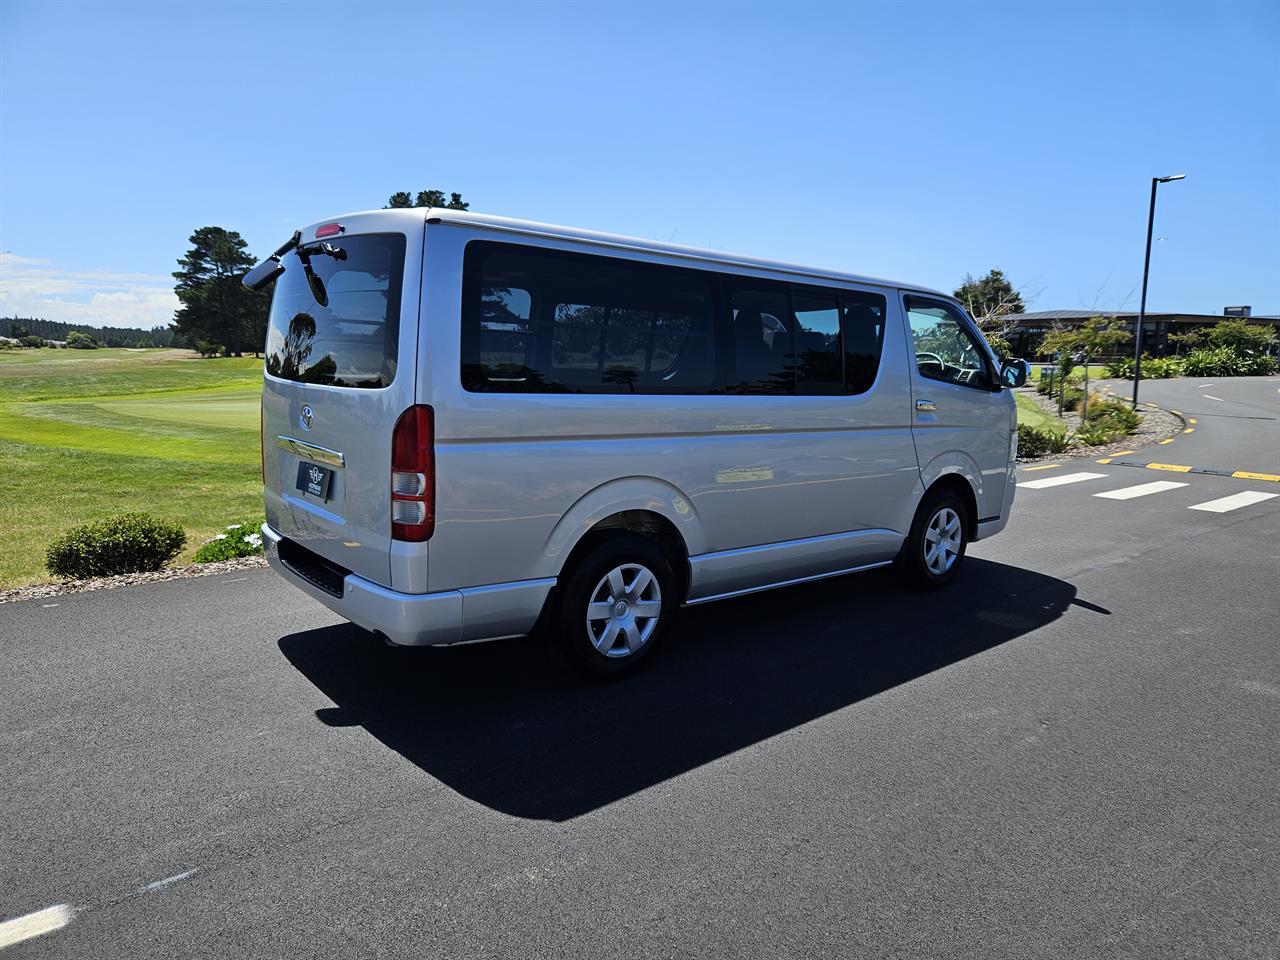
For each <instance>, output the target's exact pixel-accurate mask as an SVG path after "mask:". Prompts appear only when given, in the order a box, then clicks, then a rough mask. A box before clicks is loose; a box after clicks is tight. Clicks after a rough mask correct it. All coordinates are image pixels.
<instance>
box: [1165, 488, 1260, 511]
mask: <svg viewBox="0 0 1280 960" xmlns="http://www.w3.org/2000/svg"><path fill="white" fill-rule="evenodd" d="M1275 497H1280V493H1263V492H1262V491H1261V490H1246V491H1244V492H1243V493H1233V494H1232V495H1231V496H1229V497H1222V498H1221V499H1218V500H1207V501H1205V502H1204V503H1197V504H1193V505H1192V506H1190V507H1188V508H1187V509H1188V510H1206V511H1208V512H1209V513H1230V512H1231V511H1232V510H1239V509H1240V508H1241V507H1249V506H1252V505H1253V504H1255V503H1261V502H1262V501H1263V500H1271V499H1274V498H1275Z"/></svg>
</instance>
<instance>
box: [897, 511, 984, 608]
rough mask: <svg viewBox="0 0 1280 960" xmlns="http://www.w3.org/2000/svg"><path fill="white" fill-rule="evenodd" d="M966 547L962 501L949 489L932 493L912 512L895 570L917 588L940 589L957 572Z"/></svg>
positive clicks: (966, 523) (966, 513) (966, 518)
mask: <svg viewBox="0 0 1280 960" xmlns="http://www.w3.org/2000/svg"><path fill="white" fill-rule="evenodd" d="M968 545H969V511H968V510H967V509H966V507H965V505H964V501H963V500H961V499H960V497H959V496H957V495H956V494H955V493H952V492H951V491H950V490H945V489H944V490H934V491H932V492H931V493H929V494H928V495H926V496H925V498H924V500H922V501H921V503H920V509H919V510H917V511H916V517H915V520H913V521H912V523H911V532H910V533H909V534H908V535H907V542H906V543H905V544H903V547H902V554H901V555H900V556H899V558H898V562H899V567H900V568H901V569H902V572H903V573H905V574H906V575H907V577H908V578H909V579H910V580H911V581H913V582H914V583H916V584H918V585H919V586H922V587H942V586H945V585H946V584H948V583H950V582H951V580H952V578H954V577H955V575H956V571H957V570H959V569H960V564H961V563H962V562H963V561H964V554H965V549H966V548H967V547H968Z"/></svg>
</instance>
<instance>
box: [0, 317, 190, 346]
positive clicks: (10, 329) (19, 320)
mask: <svg viewBox="0 0 1280 960" xmlns="http://www.w3.org/2000/svg"><path fill="white" fill-rule="evenodd" d="M72 334H79V335H81V336H84V337H88V338H89V339H91V340H93V341H94V342H95V343H96V344H98V345H100V346H104V347H168V346H172V345H173V331H171V330H170V329H169V328H168V327H157V328H155V329H154V330H143V329H142V328H141V327H95V326H93V325H92V324H88V323H63V322H62V321H60V320H42V319H41V318H39V317H0V337H12V338H13V339H14V340H21V339H23V338H24V337H36V338H38V339H40V340H57V341H61V342H69V341H72V340H75V339H76V338H75V337H73V336H72Z"/></svg>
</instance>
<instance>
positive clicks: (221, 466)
mask: <svg viewBox="0 0 1280 960" xmlns="http://www.w3.org/2000/svg"><path fill="white" fill-rule="evenodd" d="M261 364H262V361H261V360H256V359H254V358H252V357H246V358H242V359H237V358H219V359H214V360H202V359H200V358H199V357H197V356H196V354H194V353H192V352H190V351H186V350H128V349H110V350H83V351H82V350H11V351H3V352H0V473H3V475H4V476H5V487H6V497H5V498H3V499H2V500H0V587H15V586H22V585H25V584H28V583H35V582H39V581H41V580H46V579H49V577H48V574H46V573H45V571H44V551H45V548H46V547H47V546H48V543H49V541H50V540H52V539H53V538H54V537H55V536H57V535H58V534H60V533H62V532H63V531H65V530H66V529H68V528H69V527H72V526H75V525H77V524H80V523H85V522H88V521H90V520H97V519H101V518H102V517H105V516H107V515H109V514H113V513H121V512H124V511H127V510H146V511H147V512H149V513H153V514H155V515H156V516H159V517H163V518H165V519H169V520H173V521H175V522H177V523H179V524H181V525H182V526H183V527H184V528H185V529H186V531H187V536H188V547H187V549H186V550H185V551H184V553H183V554H182V557H180V560H181V559H189V558H190V557H191V555H192V554H194V553H195V550H196V548H197V547H198V546H199V545H200V543H201V541H202V540H204V539H205V538H207V537H210V536H212V535H213V534H215V533H217V532H219V531H221V529H222V528H223V526H225V525H226V524H228V523H231V522H232V521H235V520H239V519H242V518H244V517H252V516H255V515H258V514H260V512H261V503H262V485H261V478H260V474H259V465H258V395H259V392H260V390H261V384H262V374H261V369H262V366H261Z"/></svg>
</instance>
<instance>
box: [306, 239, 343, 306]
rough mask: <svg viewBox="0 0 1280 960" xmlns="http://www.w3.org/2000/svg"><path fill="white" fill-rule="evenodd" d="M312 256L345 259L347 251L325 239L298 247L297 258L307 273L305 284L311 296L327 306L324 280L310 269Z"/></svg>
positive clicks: (321, 304)
mask: <svg viewBox="0 0 1280 960" xmlns="http://www.w3.org/2000/svg"><path fill="white" fill-rule="evenodd" d="M314 256H323V257H333V259H335V260H345V259H347V251H345V250H343V249H342V248H341V247H335V246H334V245H333V244H332V243H330V242H329V241H327V240H321V241H319V242H318V243H309V244H307V245H306V246H303V247H298V259H299V260H301V261H302V269H303V271H304V272H305V273H306V275H307V286H309V287H310V288H311V296H313V297H315V299H316V303H318V304H320V306H322V307H327V306H328V305H329V292H328V291H327V290H325V288H324V281H323V280H321V279H320V278H319V277H318V276H316V272H315V271H314V270H312V269H311V258H312V257H314Z"/></svg>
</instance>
